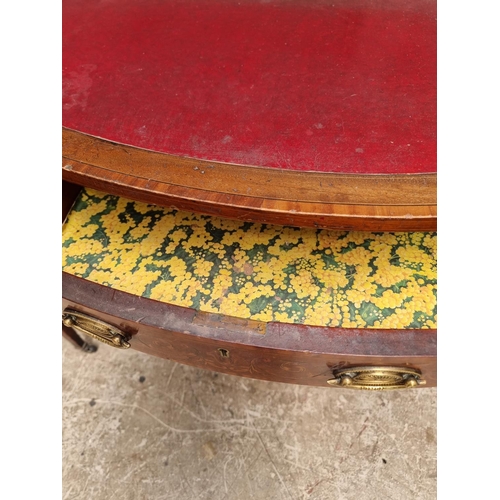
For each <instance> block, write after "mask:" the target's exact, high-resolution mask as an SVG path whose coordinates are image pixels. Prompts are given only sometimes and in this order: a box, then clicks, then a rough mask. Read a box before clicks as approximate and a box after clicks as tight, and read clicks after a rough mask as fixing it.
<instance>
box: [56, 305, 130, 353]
mask: <svg viewBox="0 0 500 500" xmlns="http://www.w3.org/2000/svg"><path fill="white" fill-rule="evenodd" d="M62 322H63V324H64V325H65V326H68V327H70V328H73V330H75V331H76V332H79V333H84V334H85V335H88V336H89V337H92V338H93V339H96V340H98V341H99V342H103V343H104V344H107V345H109V346H112V347H117V348H118V349H128V348H129V347H130V344H129V343H128V340H129V339H128V336H127V334H125V333H124V332H123V331H121V330H120V329H118V328H116V327H115V326H113V325H110V324H108V323H105V322H104V321H101V320H100V319H96V318H94V317H92V316H89V315H88V314H85V313H82V312H80V311H75V310H73V309H65V310H64V312H63V316H62Z"/></svg>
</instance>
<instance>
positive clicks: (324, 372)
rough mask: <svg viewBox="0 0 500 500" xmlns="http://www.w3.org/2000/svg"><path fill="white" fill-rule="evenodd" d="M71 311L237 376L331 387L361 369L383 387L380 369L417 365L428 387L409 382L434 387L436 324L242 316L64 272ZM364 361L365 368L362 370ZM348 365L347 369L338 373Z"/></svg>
mask: <svg viewBox="0 0 500 500" xmlns="http://www.w3.org/2000/svg"><path fill="white" fill-rule="evenodd" d="M65 310H66V311H68V310H75V311H79V312H81V313H85V314H87V315H89V316H92V317H93V318H96V319H98V320H101V321H104V322H106V323H108V324H110V325H112V326H113V327H116V328H118V329H119V330H121V331H122V332H123V334H124V337H125V338H126V339H127V342H128V343H129V344H130V347H131V348H132V349H135V350H137V351H141V352H144V353H146V354H151V355H154V356H159V357H162V358H166V359H171V360H174V361H177V362H180V363H184V364H187V365H191V366H196V367H199V368H204V369H208V370H213V371H217V372H222V373H227V374H231V375H238V376H243V377H250V378H255V379H262V380H270V381H276V382H285V383H294V384H303V385H313V386H324V387H329V386H331V385H342V384H340V382H341V380H343V381H344V382H345V378H346V375H345V373H347V374H348V375H349V374H350V375H352V376H354V380H356V377H355V375H359V379H360V380H361V379H364V380H365V381H366V380H367V379H368V383H367V384H368V386H369V387H367V388H378V386H377V385H376V384H374V383H373V380H376V379H377V377H379V378H384V377H389V379H390V378H391V372H390V371H385V372H383V371H382V369H394V368H398V369H400V370H401V371H402V373H404V372H405V371H406V370H407V369H410V370H411V369H413V370H415V371H416V373H418V374H419V376H417V379H418V381H419V382H422V381H425V385H423V384H422V385H419V384H407V385H408V386H411V385H416V386H417V387H432V386H435V385H436V330H377V329H344V328H327V327H310V326H306V325H291V324H284V323H261V322H257V321H249V320H240V319H236V318H229V317H227V316H221V315H217V314H210V313H203V312H199V311H196V310H194V309H189V308H185V307H179V306H172V305H169V304H165V303H161V302H157V301H155V300H151V299H146V298H143V297H137V296H134V295H131V294H128V293H126V292H121V291H117V290H113V289H111V288H108V287H104V286H102V285H98V284H95V283H91V282H89V281H86V280H84V279H81V278H77V277H75V276H72V275H69V274H67V273H63V311H65ZM126 355H127V353H126V352H124V353H123V356H124V360H126ZM360 367H361V368H363V369H365V372H363V373H361V372H359V373H358V372H357V371H356V370H357V369H358V368H360ZM346 369H347V370H346ZM367 369H368V370H369V371H368V372H366V370H367ZM342 370H344V372H343V373H344V375H342V376H340V375H336V374H338V373H340V372H341V371H342ZM370 370H371V372H370ZM353 374H354V375H353ZM377 374H378V375H377ZM397 376H399V374H398V375H397ZM402 376H403V378H404V377H407V376H408V375H404V374H403V375H402ZM370 377H371V380H372V382H371V386H370ZM347 378H348V379H349V380H347V382H348V383H349V384H350V383H351V379H350V378H349V376H348V377H347ZM396 378H397V377H396ZM410 378H411V380H413V378H412V377H410ZM337 382H338V383H337ZM352 385H353V386H354V387H358V385H359V384H352ZM388 385H391V384H388ZM403 386H404V384H403ZM391 388H393V387H392V386H391Z"/></svg>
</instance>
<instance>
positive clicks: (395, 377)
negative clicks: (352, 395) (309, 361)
mask: <svg viewBox="0 0 500 500" xmlns="http://www.w3.org/2000/svg"><path fill="white" fill-rule="evenodd" d="M333 375H334V377H335V378H331V379H330V380H327V383H328V384H330V385H334V386H339V387H348V388H350V389H364V390H368V391H387V390H391V389H410V388H412V387H416V386H417V385H424V384H425V380H423V379H422V378H421V374H420V372H419V371H418V370H414V369H413V368H399V367H398V368H395V367H392V366H350V367H346V368H342V369H338V370H334V372H333Z"/></svg>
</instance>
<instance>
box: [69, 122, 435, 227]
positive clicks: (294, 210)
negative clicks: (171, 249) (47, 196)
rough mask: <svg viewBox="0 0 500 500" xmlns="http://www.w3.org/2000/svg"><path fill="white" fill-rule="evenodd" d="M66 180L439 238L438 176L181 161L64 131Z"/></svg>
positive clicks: (179, 201) (245, 213) (154, 199)
mask: <svg viewBox="0 0 500 500" xmlns="http://www.w3.org/2000/svg"><path fill="white" fill-rule="evenodd" d="M62 175H63V179H64V180H66V181H68V182H71V183H74V184H80V185H82V186H86V187H91V188H94V189H98V190H101V191H105V192H108V193H110V194H115V195H119V196H125V197H128V198H131V199H134V200H137V201H143V202H147V203H154V204H157V205H162V206H168V207H174V208H177V209H182V210H189V211H192V212H198V213H204V214H208V215H216V216H222V217H225V218H231V219H239V220H248V221H254V222H263V223H273V224H283V225H291V226H299V227H317V228H329V229H344V230H353V229H356V230H364V231H434V230H436V226H437V191H436V184H437V181H436V175H435V174H413V175H404V176H403V175H356V174H351V175H344V174H338V173H324V172H301V171H282V170H277V169H269V168H257V167H249V166H241V165H228V164H222V163H216V162H207V161H203V160H193V159H189V158H181V157H177V156H173V155H168V154H163V153H155V152H152V151H146V150H142V149H139V148H133V147H129V146H124V145H119V144H114V143H111V142H109V141H104V140H101V139H98V138H95V137H91V136H88V135H85V134H81V133H78V132H75V131H71V130H65V129H63V158H62Z"/></svg>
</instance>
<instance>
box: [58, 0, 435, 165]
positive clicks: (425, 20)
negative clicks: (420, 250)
mask: <svg viewBox="0 0 500 500" xmlns="http://www.w3.org/2000/svg"><path fill="white" fill-rule="evenodd" d="M63 126H65V127H67V128H70V129H74V130H77V131H80V132H83V133H86V134H89V135H93V136H96V137H101V138H104V139H107V140H110V141H114V142H117V143H121V144H127V145H132V146H137V147H140V148H144V149H149V150H154V151H157V152H163V153H170V154H174V155H178V156H183V157H192V158H199V159H207V160H210V161H218V162H225V163H233V164H241V165H253V166H263V167H272V168H281V169H291V170H303V171H311V170H313V171H318V172H339V173H348V174H350V173H365V174H415V173H433V172H435V171H436V5H435V1H434V0H431V1H429V0H406V1H404V2H402V1H396V0H328V1H325V0H288V1H285V0H283V1H281V0H268V1H266V0H263V1H253V0H241V1H238V2H237V1H229V0H196V1H193V0H149V1H145V0H106V1H102V0H65V1H64V2H63Z"/></svg>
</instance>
